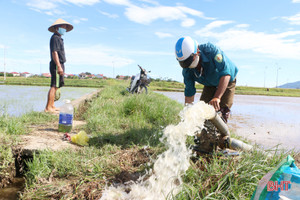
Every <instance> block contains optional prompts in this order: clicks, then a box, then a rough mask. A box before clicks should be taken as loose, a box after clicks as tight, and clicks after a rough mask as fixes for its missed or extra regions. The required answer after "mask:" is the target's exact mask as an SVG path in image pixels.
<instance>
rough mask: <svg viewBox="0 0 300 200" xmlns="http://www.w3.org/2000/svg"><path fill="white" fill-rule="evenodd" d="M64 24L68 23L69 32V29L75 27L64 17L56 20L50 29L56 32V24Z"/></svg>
mask: <svg viewBox="0 0 300 200" xmlns="http://www.w3.org/2000/svg"><path fill="white" fill-rule="evenodd" d="M63 24H65V25H67V32H69V31H71V30H72V29H73V26H72V25H71V24H70V23H68V22H66V21H65V20H63V19H58V20H56V21H55V22H54V23H53V24H52V25H51V26H50V27H49V28H48V31H50V32H52V33H54V32H55V26H56V25H63Z"/></svg>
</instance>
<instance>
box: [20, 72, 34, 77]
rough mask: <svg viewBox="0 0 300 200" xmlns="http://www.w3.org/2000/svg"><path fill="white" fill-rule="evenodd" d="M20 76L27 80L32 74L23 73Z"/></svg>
mask: <svg viewBox="0 0 300 200" xmlns="http://www.w3.org/2000/svg"><path fill="white" fill-rule="evenodd" d="M21 76H22V77H25V78H28V77H30V76H32V74H31V73H29V72H23V73H21Z"/></svg>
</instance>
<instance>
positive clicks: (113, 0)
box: [104, 0, 132, 6]
mask: <svg viewBox="0 0 300 200" xmlns="http://www.w3.org/2000/svg"><path fill="white" fill-rule="evenodd" d="M104 1H105V2H106V3H109V4H114V5H121V6H130V5H132V4H131V3H130V1H128V0H104Z"/></svg>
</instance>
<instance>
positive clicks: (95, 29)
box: [90, 26, 107, 31]
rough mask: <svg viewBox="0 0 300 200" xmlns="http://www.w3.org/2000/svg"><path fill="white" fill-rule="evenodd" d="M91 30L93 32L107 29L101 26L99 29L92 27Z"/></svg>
mask: <svg viewBox="0 0 300 200" xmlns="http://www.w3.org/2000/svg"><path fill="white" fill-rule="evenodd" d="M90 29H91V30H93V31H105V30H107V28H106V27H103V26H99V27H90Z"/></svg>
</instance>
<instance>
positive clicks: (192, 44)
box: [175, 36, 198, 68]
mask: <svg viewBox="0 0 300 200" xmlns="http://www.w3.org/2000/svg"><path fill="white" fill-rule="evenodd" d="M197 49H198V42H197V41H196V40H193V39H192V38H191V37H189V36H185V37H182V38H180V39H179V40H178V41H177V42H176V45H175V54H176V59H177V60H178V62H179V64H180V66H181V67H182V68H188V67H189V66H190V65H191V64H192V62H193V56H194V54H196V53H197Z"/></svg>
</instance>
